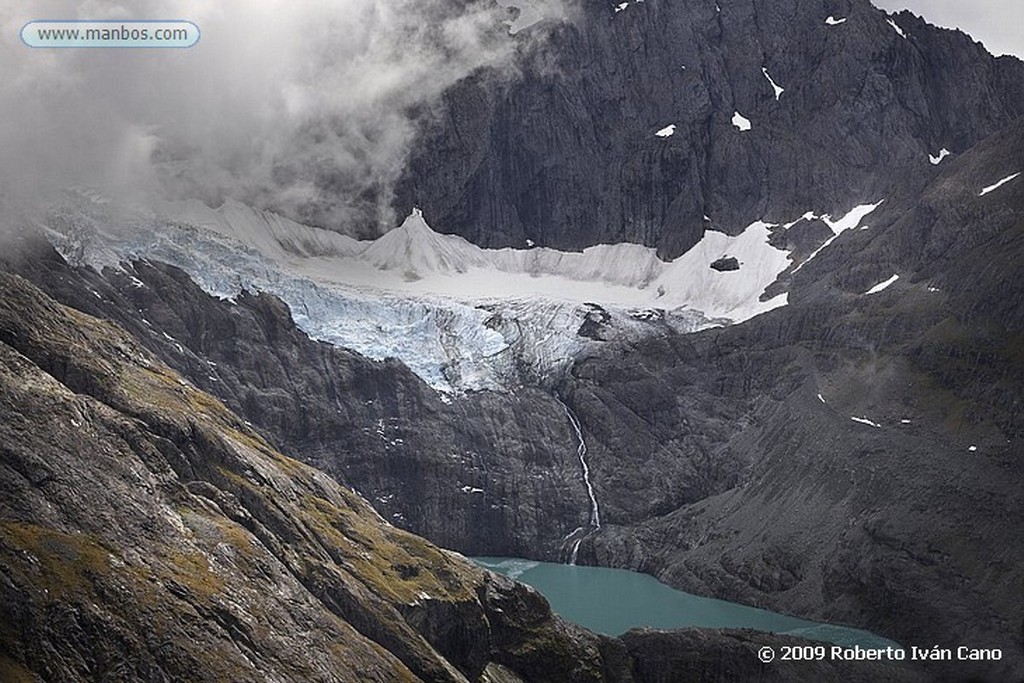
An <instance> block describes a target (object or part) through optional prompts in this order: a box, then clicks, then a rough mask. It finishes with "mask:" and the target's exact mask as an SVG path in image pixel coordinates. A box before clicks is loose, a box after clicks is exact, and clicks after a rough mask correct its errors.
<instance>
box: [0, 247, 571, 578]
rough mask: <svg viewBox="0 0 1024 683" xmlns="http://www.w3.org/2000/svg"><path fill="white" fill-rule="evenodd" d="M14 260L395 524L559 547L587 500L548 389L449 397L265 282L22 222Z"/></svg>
mask: <svg viewBox="0 0 1024 683" xmlns="http://www.w3.org/2000/svg"><path fill="white" fill-rule="evenodd" d="M12 252H15V253H19V254H20V256H19V257H17V258H13V259H10V263H9V267H10V268H12V269H14V270H15V271H17V272H21V273H22V274H24V275H25V276H26V277H29V278H31V279H32V280H33V281H34V282H36V283H37V284H39V286H41V287H42V288H43V289H45V290H46V291H47V292H48V293H50V294H51V295H52V296H54V297H55V298H57V299H58V300H60V301H62V302H64V303H67V304H69V305H72V306H75V307H77V308H78V309H80V310H82V311H85V312H88V313H90V314H93V315H97V316H102V317H105V318H108V319H112V320H115V321H117V322H118V323H120V324H121V325H123V326H124V327H125V328H126V329H128V330H130V331H131V332H132V334H134V335H135V336H136V337H137V338H138V339H139V340H140V341H141V342H142V343H143V344H145V345H146V346H147V347H148V348H149V349H150V350H151V351H152V352H154V353H156V354H157V355H158V356H159V357H161V358H162V359H163V360H164V361H165V362H167V363H168V364H169V365H171V366H172V367H174V368H176V369H177V370H178V371H180V372H181V373H183V374H184V375H185V376H187V377H188V378H189V379H190V380H191V381H193V382H194V383H195V384H196V386H198V387H199V388H201V389H203V390H205V391H209V392H210V393H211V394H214V395H216V396H217V397H218V398H219V399H221V400H222V401H224V402H225V404H226V405H227V406H228V407H229V408H231V409H232V410H233V411H236V412H237V413H238V414H239V415H241V416H242V417H243V418H244V419H245V420H247V421H249V422H250V423H251V424H252V425H253V426H254V428H255V429H257V430H259V431H260V432H261V433H262V434H263V435H264V436H265V437H266V438H267V439H268V440H269V441H270V442H271V443H273V444H274V445H275V446H277V447H279V448H280V449H281V450H283V451H285V452H288V453H295V454H298V456H299V457H300V458H301V459H303V460H304V461H305V462H308V463H310V464H313V465H315V466H317V467H318V468H320V469H322V470H323V471H326V472H328V473H329V474H331V475H332V476H334V477H335V478H336V479H337V480H338V481H341V482H343V483H345V484H347V485H349V486H352V487H354V488H356V489H358V490H359V491H360V492H361V493H362V494H363V495H365V496H366V497H367V499H368V500H370V501H371V502H372V503H373V505H374V506H375V507H376V509H377V510H378V511H380V513H381V514H382V515H384V516H385V517H386V518H387V519H388V520H389V521H391V522H393V523H395V524H396V525H397V526H400V527H402V528H405V529H408V530H410V531H413V532H415V533H419V534H423V535H425V536H427V537H428V538H430V539H431V540H433V541H434V542H436V543H439V544H442V545H444V546H445V547H450V548H456V549H458V550H459V551H461V552H465V553H467V554H476V555H510V554H511V555H527V556H533V557H543V558H545V559H552V560H557V559H558V557H559V553H560V552H561V548H560V540H561V539H562V538H564V537H565V536H566V535H568V534H569V533H570V532H571V531H572V530H573V529H575V528H576V527H578V526H581V525H583V524H585V523H586V520H587V510H588V506H589V501H588V499H587V493H586V489H585V487H584V486H583V482H582V478H581V472H580V464H579V460H578V459H577V457H576V449H577V441H576V435H575V432H574V431H573V428H572V426H571V423H570V422H569V420H568V418H567V417H566V414H565V409H564V407H563V406H562V405H561V403H559V402H558V400H557V399H556V398H555V397H553V396H552V395H551V394H550V393H548V392H547V391H546V390H544V389H541V388H529V387H523V388H522V389H521V390H519V391H518V392H516V393H515V394H499V393H492V392H479V393H471V394H469V395H466V396H462V397H458V398H453V399H451V400H450V401H449V402H447V403H446V402H445V401H443V400H442V398H441V397H440V396H439V395H438V394H437V393H436V392H434V391H433V390H432V389H430V388H429V387H428V386H427V385H426V384H425V383H424V382H423V381H422V380H421V379H419V378H418V377H417V376H415V375H414V374H413V373H412V372H410V371H409V369H408V368H406V367H405V366H404V365H402V364H401V363H399V362H397V361H394V360H387V361H383V362H374V361H371V360H368V359H366V358H364V357H362V356H360V355H358V354H356V353H353V352H351V351H348V350H345V349H341V348H338V347H334V346H331V345H329V344H325V343H320V342H314V341H312V340H310V339H309V337H307V336H306V335H305V333H303V332H302V331H301V330H300V329H298V328H297V327H296V325H295V323H294V321H293V320H292V318H291V314H290V312H289V311H288V309H287V307H286V306H284V305H283V304H282V303H281V301H280V300H278V299H276V298H274V297H272V296H269V295H265V294H260V295H255V294H244V295H242V296H240V297H238V298H237V300H236V301H235V302H227V301H221V300H218V299H215V298H213V297H210V296H209V295H207V294H205V293H204V292H203V291H202V290H200V289H199V288H198V287H197V286H196V285H195V284H194V283H193V282H192V281H191V280H190V279H189V277H188V276H187V275H186V274H185V273H183V272H182V271H180V270H177V269H175V268H172V267H170V266H165V265H162V264H156V263H150V262H138V263H135V264H131V265H128V264H125V269H124V270H107V271H106V272H105V273H104V275H103V276H100V275H98V274H96V273H95V272H93V271H91V270H89V269H75V268H70V267H69V266H68V265H67V264H66V263H65V262H64V261H63V260H62V259H61V258H60V256H58V255H57V254H56V253H55V252H54V251H53V250H52V249H51V248H50V247H49V246H48V245H46V244H45V243H43V242H41V241H39V240H38V238H31V237H26V238H25V240H24V242H23V243H22V244H21V245H20V246H18V247H17V248H13V249H12Z"/></svg>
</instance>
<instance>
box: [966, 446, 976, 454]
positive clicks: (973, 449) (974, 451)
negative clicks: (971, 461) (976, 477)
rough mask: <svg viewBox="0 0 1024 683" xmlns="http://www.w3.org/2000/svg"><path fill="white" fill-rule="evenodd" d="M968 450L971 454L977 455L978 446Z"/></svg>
mask: <svg viewBox="0 0 1024 683" xmlns="http://www.w3.org/2000/svg"><path fill="white" fill-rule="evenodd" d="M967 450H969V451H970V452H971V453H977V452H978V447H977V446H971V447H970V448H968V449H967Z"/></svg>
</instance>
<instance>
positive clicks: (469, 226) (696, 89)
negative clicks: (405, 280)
mask: <svg viewBox="0 0 1024 683" xmlns="http://www.w3.org/2000/svg"><path fill="white" fill-rule="evenodd" d="M839 12H841V13H842V14H843V16H844V17H845V18H847V21H846V22H845V23H843V24H841V25H839V26H828V25H826V24H825V18H826V17H827V16H828V15H829V14H836V13H839ZM889 19H890V17H889V16H888V15H887V14H886V13H885V12H883V11H882V10H879V9H877V8H875V7H874V6H873V5H871V4H870V3H869V2H868V1H867V0H854V1H853V2H849V3H846V4H844V5H843V6H842V8H840V7H838V6H836V5H835V4H834V3H829V2H826V1H825V0H815V1H814V2H807V1H806V0H784V1H780V0H742V1H740V2H730V3H724V4H721V11H720V12H718V11H716V8H715V5H714V3H709V2H697V1H696V0H687V1H686V2H677V3H671V4H668V3H658V2H646V3H631V4H630V5H629V7H628V9H627V10H625V11H622V12H615V11H614V7H613V6H612V5H611V4H606V3H597V2H585V3H580V7H579V11H578V12H576V13H574V14H573V15H572V19H571V20H568V21H567V22H564V23H552V22H548V23H546V24H544V25H541V26H537V27H535V28H534V29H531V30H530V31H529V32H528V33H529V36H525V35H524V36H523V37H522V38H523V40H522V41H521V49H520V53H521V56H520V59H519V63H518V65H517V66H518V74H519V75H518V76H517V77H516V78H514V79H511V80H510V79H509V78H507V76H506V75H505V74H503V73H496V72H490V71H486V70H483V71H480V72H477V73H475V74H473V75H472V76H470V77H469V78H466V79H464V80H462V81H460V82H459V83H458V84H456V85H455V86H453V87H452V88H451V89H450V90H449V91H448V92H447V93H446V94H445V97H444V102H443V114H441V115H438V114H437V113H436V112H434V111H433V110H432V111H431V113H430V115H429V116H426V117H424V119H423V121H422V123H421V125H420V131H419V137H418V140H417V141H416V144H415V145H414V146H413V148H412V149H413V150H414V151H413V154H412V156H411V158H410V160H409V163H408V167H407V169H406V171H405V173H404V176H403V178H402V180H401V182H400V183H399V186H398V190H397V200H396V208H397V210H398V213H399V214H400V215H405V214H407V213H408V212H409V210H410V209H411V208H412V207H413V206H420V207H422V208H423V210H424V213H425V216H426V217H427V219H428V220H429V221H430V222H431V224H432V225H433V226H435V227H436V228H437V229H440V230H444V231H446V232H454V233H457V234H460V235H462V236H464V237H466V238H467V239H469V240H471V241H473V242H475V243H477V244H480V245H482V246H493V247H504V246H514V245H520V244H523V243H524V241H525V240H527V239H530V240H532V241H534V242H536V243H537V244H539V245H542V246H551V247H556V248H561V249H579V248H582V247H586V246H589V245H593V244H599V243H616V242H622V241H628V242H636V243H641V244H646V245H650V246H656V247H658V251H659V253H660V254H661V255H662V256H665V257H675V256H677V255H679V254H681V253H683V252H684V251H685V250H686V249H688V248H689V247H690V246H692V245H693V244H695V243H696V242H697V241H698V240H699V239H700V237H701V235H702V234H703V232H704V230H705V227H706V222H705V221H704V218H703V217H704V215H707V216H710V217H711V218H712V219H713V221H714V224H715V225H716V229H725V230H727V231H730V232H736V231H739V230H741V229H742V228H743V227H745V226H747V225H749V224H750V223H751V222H753V221H754V220H759V219H765V220H769V221H776V222H781V221H786V222H788V221H791V220H793V219H795V218H796V217H797V216H800V215H802V214H803V213H804V212H806V211H809V210H813V211H815V212H818V213H835V214H836V215H841V212H843V211H845V210H847V209H850V208H852V207H853V206H855V205H857V204H862V203H865V202H868V201H877V200H879V199H882V198H885V197H887V196H890V195H892V194H893V193H894V192H896V191H902V190H900V188H904V189H905V188H906V186H908V185H911V186H917V187H920V186H921V185H922V184H923V183H925V182H927V180H928V179H929V178H931V177H933V176H934V174H935V173H936V172H937V171H936V169H935V167H933V166H932V165H931V164H930V163H929V161H928V155H929V154H935V153H936V152H937V151H938V150H939V149H940V148H943V147H945V148H948V149H950V150H952V151H953V152H956V153H959V152H962V151H964V150H966V149H968V148H969V147H971V146H972V145H974V144H975V143H977V142H979V141H980V140H982V139H984V138H985V137H987V136H989V135H991V134H993V133H995V132H996V131H997V130H998V129H999V128H1001V127H1002V126H1004V125H1006V124H1007V123H1009V122H1010V121H1012V120H1014V119H1015V118H1016V117H1018V116H1020V115H1021V114H1024V64H1021V62H1019V61H1018V60H1016V59H1014V58H1011V57H1005V58H999V59H996V58H993V57H992V56H991V55H989V54H988V53H986V52H985V51H984V49H983V48H982V47H981V45H980V44H977V43H975V42H973V41H972V40H971V39H970V37H968V36H967V35H965V34H963V33H960V32H955V31H947V30H944V29H938V28H935V27H933V26H929V25H927V24H926V23H924V22H923V21H921V20H920V19H918V18H917V17H915V16H913V15H911V14H910V13H907V12H904V13H900V14H899V15H896V16H895V17H893V20H894V21H895V22H896V23H897V24H898V25H900V26H902V28H903V30H904V32H905V33H906V34H907V36H908V38H902V37H900V36H899V34H897V33H896V31H895V30H893V28H892V27H891V26H890V25H889V23H888V20H889ZM543 32H546V33H547V34H548V35H547V36H546V37H545V38H543V39H540V38H539V37H538V36H539V34H540V33H543ZM531 38H532V40H531ZM684 66H685V67H686V68H685V69H684V68H683V67H684ZM762 69H767V71H768V73H769V74H770V75H771V77H772V78H773V79H774V80H775V81H776V82H777V83H778V84H780V85H781V86H782V87H784V88H785V92H784V93H783V94H782V95H781V96H780V97H779V98H778V99H776V97H775V92H774V90H773V88H772V86H771V84H770V83H769V81H768V79H767V78H766V77H765V75H764V73H763V72H762ZM736 111H739V112H741V113H742V114H743V115H744V116H745V117H746V118H748V119H749V120H750V121H751V122H752V129H751V130H749V131H746V132H741V131H739V130H737V129H736V128H735V127H734V126H733V124H732V123H731V119H732V117H733V115H734V113H735V112H736ZM668 124H675V125H676V130H675V133H674V134H673V135H672V136H670V137H667V138H661V137H657V136H655V135H654V133H655V131H657V130H659V129H661V128H662V127H664V126H666V125H668ZM717 226H720V227H717Z"/></svg>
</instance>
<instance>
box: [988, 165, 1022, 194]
mask: <svg viewBox="0 0 1024 683" xmlns="http://www.w3.org/2000/svg"><path fill="white" fill-rule="evenodd" d="M1019 175H1020V172H1019V171H1018V172H1017V173H1014V174H1013V175H1009V176H1006V177H1005V178H1003V179H1002V180H1000V181H999V182H998V183H996V184H995V185H989V186H988V187H986V188H985V189H983V190H982V191H981V192H980V193H979V194H978V196H979V197H984V196H985V195H987V194H988V193H989V192H994V191H995V190H998V189H999V188H1000V187H1002V186H1003V185H1005V184H1006V183H1008V182H1010V181H1011V180H1013V179H1014V178H1016V177H1017V176H1019Z"/></svg>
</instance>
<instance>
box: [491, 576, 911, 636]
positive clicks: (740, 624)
mask: <svg viewBox="0 0 1024 683" xmlns="http://www.w3.org/2000/svg"><path fill="white" fill-rule="evenodd" d="M473 561H474V562H476V563H477V564H479V565H481V566H482V567H485V568H487V569H490V570H491V571H494V572H497V573H499V574H504V575H505V576H508V577H510V578H513V579H516V580H517V581H522V582H523V583H525V584H528V585H530V586H533V587H534V588H535V589H537V591H538V592H540V593H541V594H542V595H543V596H544V597H545V598H547V599H548V602H550V603H551V609H552V610H554V611H555V612H557V613H558V614H560V615H561V616H563V617H564V618H566V619H568V620H569V621H572V622H575V623H577V624H579V625H580V626H584V627H586V628H588V629H590V630H591V631H596V632H598V633H604V634H607V635H610V636H617V635H620V634H622V633H625V632H626V631H628V630H629V629H631V628H636V627H641V626H649V627H651V628H660V629H673V628H684V627H687V626H700V627H706V628H752V629H757V630H759V631H771V632H773V633H785V634H788V635H794V636H801V637H804V638H810V639H813V640H823V641H826V642H830V643H835V644H837V645H843V646H846V647H852V646H854V645H860V646H861V647H864V648H884V647H889V646H892V647H900V646H899V645H898V644H897V643H894V642H893V641H891V640H887V639H885V638H882V637H881V636H877V635H875V634H873V633H869V632H867V631H861V630H858V629H853V628H847V627H845V626H833V625H830V624H819V623H815V622H813V621H807V620H805V619H797V618H796V617H790V616H786V615H784V614H776V613H775V612H769V611H767V610H763V609H757V608H756V607H747V606H746V605H738V604H736V603H732V602H726V601H724V600H715V599H713V598H703V597H700V596H698V595H691V594H689V593H684V592H682V591H678V590H675V589H674V588H670V587H668V586H666V585H665V584H663V583H661V582H659V581H657V580H656V579H654V578H653V577H651V576H648V575H647V574H639V573H637V572H630V571H625V570H622V569H607V568H604V567H574V566H571V565H566V564H552V563H549V562H533V561H531V560H521V559H517V558H509V557H476V558H473Z"/></svg>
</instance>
